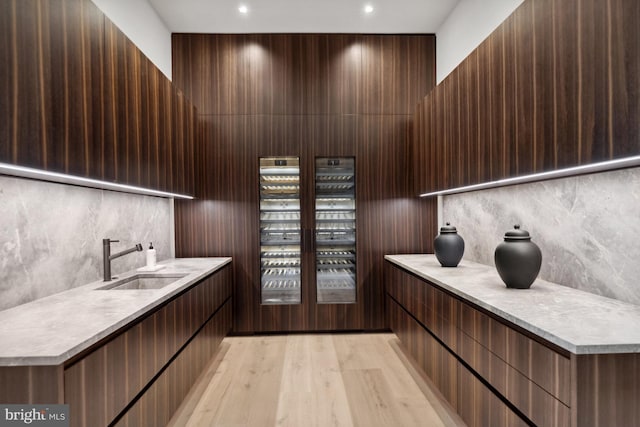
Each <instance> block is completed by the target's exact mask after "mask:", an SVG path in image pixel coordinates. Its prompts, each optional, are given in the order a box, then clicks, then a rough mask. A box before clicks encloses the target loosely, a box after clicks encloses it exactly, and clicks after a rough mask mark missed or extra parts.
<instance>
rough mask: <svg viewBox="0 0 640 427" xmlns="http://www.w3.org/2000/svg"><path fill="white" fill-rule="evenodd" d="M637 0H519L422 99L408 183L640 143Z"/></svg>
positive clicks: (419, 185)
mask: <svg viewBox="0 0 640 427" xmlns="http://www.w3.org/2000/svg"><path fill="white" fill-rule="evenodd" d="M638 22H640V3H639V2H637V1H634V0H566V1H557V0H526V1H525V2H524V3H522V5H521V6H520V7H519V8H518V9H516V11H515V12H514V13H513V14H512V15H511V16H510V17H509V18H507V19H506V20H505V21H504V22H503V23H502V24H501V25H500V26H499V27H498V28H497V29H496V30H495V31H494V32H493V33H492V34H491V35H490V36H489V37H488V38H487V39H486V40H485V41H484V42H483V43H482V44H480V46H479V47H478V48H477V49H476V50H474V51H473V52H472V53H471V54H470V55H469V56H468V57H467V58H466V59H465V60H464V61H463V62H462V63H461V64H460V65H459V66H458V67H457V68H456V69H455V70H454V71H453V72H452V73H451V74H450V75H449V76H448V77H447V78H446V79H445V80H443V81H442V82H441V83H440V84H439V85H438V86H437V87H436V88H435V89H434V90H433V91H432V92H431V93H429V94H428V95H427V96H426V97H425V98H424V99H423V101H422V102H421V104H420V107H419V108H418V109H417V112H416V116H417V117H418V120H419V122H418V125H417V128H416V129H417V130H418V133H417V134H416V156H415V168H414V171H415V184H416V187H415V191H416V193H419V192H427V191H435V190H442V189H446V188H451V187H458V186H462V185H469V184H474V183H479V182H485V181H491V180H496V179H501V178H505V177H510V176H516V175H525V174H529V173H532V172H541V171H548V170H553V169H558V168H564V167H569V166H575V165H581V164H587V163H592V162H597V161H603V160H608V159H613V158H621V157H625V156H629V155H637V154H639V153H640V121H638V117H639V116H640V26H639V25H638Z"/></svg>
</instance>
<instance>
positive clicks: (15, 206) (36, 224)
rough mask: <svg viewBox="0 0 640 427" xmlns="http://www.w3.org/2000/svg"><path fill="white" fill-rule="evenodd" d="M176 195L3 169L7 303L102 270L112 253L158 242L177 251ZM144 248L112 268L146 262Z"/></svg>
mask: <svg viewBox="0 0 640 427" xmlns="http://www.w3.org/2000/svg"><path fill="white" fill-rule="evenodd" d="M172 203H173V201H172V200H170V199H163V198H158V197H150V196H141V195H135V194H127V193H118V192H113V191H106V190H96V189H90V188H83V187H76V186H72V185H64V184H55V183H49V182H43V181H35V180H29V179H22V178H14V177H8V176H0V218H1V219H2V220H1V221H0V310H4V309H6V308H9V307H13V306H16V305H20V304H24V303H26V302H29V301H33V300H36V299H39V298H42V297H45V296H48V295H51V294H54V293H57V292H61V291H64V290H67V289H71V288H74V287H77V286H81V285H85V284H87V283H90V282H93V281H95V280H98V279H99V278H101V277H102V239H103V238H107V237H108V238H111V239H118V240H120V243H113V244H112V252H113V253H115V252H118V251H120V250H123V249H127V248H129V247H132V246H133V245H134V244H135V243H138V242H140V243H142V244H143V247H144V248H145V250H146V248H147V247H148V246H149V242H150V241H152V242H153V243H154V247H155V248H156V251H157V258H158V261H160V260H163V259H167V258H171V257H173V254H172V253H171V247H172V245H171V243H172V239H173V236H172V235H171V233H172V231H171V230H172V227H171V221H172V216H171V204H172ZM145 262H146V257H145V253H144V252H136V253H132V254H129V255H126V256H124V257H122V258H118V259H115V260H113V261H112V264H111V265H112V274H114V275H116V274H118V273H121V272H125V271H128V270H132V269H134V268H137V267H142V266H144V265H145Z"/></svg>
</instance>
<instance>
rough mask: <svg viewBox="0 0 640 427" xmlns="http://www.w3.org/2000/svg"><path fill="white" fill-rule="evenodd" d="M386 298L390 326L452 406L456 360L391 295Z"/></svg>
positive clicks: (455, 397) (455, 394)
mask: <svg viewBox="0 0 640 427" xmlns="http://www.w3.org/2000/svg"><path fill="white" fill-rule="evenodd" d="M387 301H388V310H389V317H390V325H391V330H393V332H394V333H395V334H396V335H397V336H398V338H399V339H400V341H401V342H402V344H403V345H404V347H405V348H406V349H407V350H408V351H409V354H411V356H412V357H413V358H414V359H415V361H416V362H417V364H418V366H420V368H421V369H422V370H423V371H424V373H425V374H427V376H428V377H429V378H430V379H431V381H432V382H433V383H434V385H435V386H436V387H437V388H438V390H439V391H440V393H442V395H443V396H444V398H445V399H446V400H447V401H448V402H449V403H450V404H451V406H453V408H454V409H455V408H456V406H457V400H458V392H457V385H456V384H457V380H456V374H457V364H458V361H457V360H456V358H455V357H454V356H453V355H451V353H449V352H448V351H447V350H446V349H445V348H444V347H443V346H442V345H441V344H440V343H439V342H438V341H437V340H436V339H435V338H433V337H432V336H431V334H429V333H428V332H427V331H426V330H425V329H424V328H423V327H422V326H421V325H420V324H419V323H418V322H416V321H415V320H414V319H413V318H412V317H411V316H410V315H408V314H407V313H406V312H405V311H404V309H403V308H402V307H401V306H400V305H398V304H397V303H396V302H395V301H394V300H393V299H391V298H389V297H387Z"/></svg>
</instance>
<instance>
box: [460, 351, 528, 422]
mask: <svg viewBox="0 0 640 427" xmlns="http://www.w3.org/2000/svg"><path fill="white" fill-rule="evenodd" d="M458 389H459V396H458V401H459V406H458V414H460V417H461V418H462V419H463V420H464V422H465V423H467V425H468V426H469V427H487V426H491V427H525V426H527V425H528V424H527V423H526V422H525V421H524V420H523V419H522V418H520V417H519V416H518V415H517V414H516V413H515V412H513V411H512V410H511V408H509V407H508V406H507V405H506V404H505V403H504V402H503V401H502V400H500V398H498V397H497V396H496V395H495V394H493V393H492V392H491V390H489V389H488V388H487V387H486V386H485V385H484V384H482V382H481V381H480V380H478V379H477V378H476V377H475V376H474V375H473V374H472V373H471V372H470V371H469V370H468V369H467V368H465V367H464V366H463V365H462V364H460V363H459V364H458Z"/></svg>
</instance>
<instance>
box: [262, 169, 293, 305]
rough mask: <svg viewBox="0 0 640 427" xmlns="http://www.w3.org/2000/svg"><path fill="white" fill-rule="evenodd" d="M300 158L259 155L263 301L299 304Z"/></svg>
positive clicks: (267, 302) (266, 302)
mask: <svg viewBox="0 0 640 427" xmlns="http://www.w3.org/2000/svg"><path fill="white" fill-rule="evenodd" d="M300 243H301V232H300V160H299V158H298V157H279V158H273V157H268V158H261V159H260V269H261V293H262V303H263V304H299V303H300V301H301V291H300V289H301V283H300V279H301V276H300V263H301V253H300V248H301V246H300Z"/></svg>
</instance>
